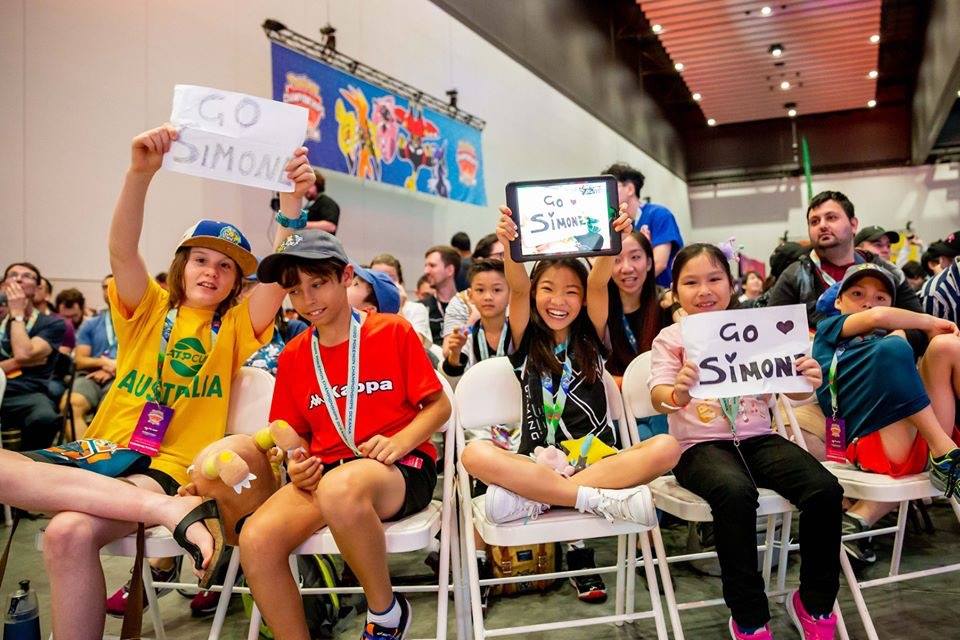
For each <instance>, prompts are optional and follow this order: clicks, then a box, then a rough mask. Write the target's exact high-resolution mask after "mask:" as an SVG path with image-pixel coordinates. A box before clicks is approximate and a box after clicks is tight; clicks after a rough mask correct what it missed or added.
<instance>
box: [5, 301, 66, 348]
mask: <svg viewBox="0 0 960 640" xmlns="http://www.w3.org/2000/svg"><path fill="white" fill-rule="evenodd" d="M39 318H40V312H39V311H37V309H36V308H34V310H33V311H32V312H31V313H30V318H29V319H28V320H27V323H26V324H25V325H24V326H23V328H24V330H25V331H26V332H27V335H28V336H29V335H30V331H31V329H33V327H34V326H35V325H36V324H37V320H38V319H39ZM12 321H13V318H7V321H6V322H4V323H0V355H3V357H4V358H9V357H10V353H9V352H8V351H7V350H6V348H5V347H4V346H3V343H4V342H6V341H7V330H8V327H9V326H10V323H11V322H12ZM64 322H69V320H64ZM10 348H11V349H13V345H12V344H11V345H10Z"/></svg>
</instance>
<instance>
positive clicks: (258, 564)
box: [240, 229, 450, 640]
mask: <svg viewBox="0 0 960 640" xmlns="http://www.w3.org/2000/svg"><path fill="white" fill-rule="evenodd" d="M353 276H354V274H353V267H352V266H351V265H350V261H349V260H348V258H347V256H346V254H345V253H344V251H343V247H342V246H341V245H340V242H339V241H338V240H337V239H336V238H334V237H333V236H332V235H330V234H328V233H326V232H324V231H319V230H311V229H306V230H303V231H300V232H297V233H295V234H294V235H291V236H290V237H289V238H287V240H286V241H285V242H284V244H283V245H282V246H281V247H280V248H279V250H278V252H277V253H275V254H272V255H270V256H267V257H266V258H264V260H263V261H262V262H261V263H260V267H259V269H258V270H257V277H258V278H259V280H260V282H279V283H280V284H281V285H282V286H283V287H284V288H286V290H287V293H288V294H289V296H290V300H291V302H292V303H293V306H294V308H295V309H296V310H297V312H298V313H300V315H301V316H303V317H304V318H305V319H306V320H308V321H309V322H310V323H311V325H312V326H311V328H310V330H309V331H304V332H303V333H301V334H300V335H298V336H297V337H296V338H294V339H293V340H291V341H290V342H289V343H288V344H287V347H286V348H285V349H284V351H283V352H282V353H281V354H280V358H279V363H278V367H277V380H276V386H275V389H274V395H273V405H272V407H271V410H270V419H271V420H286V421H287V422H288V423H290V425H291V426H292V427H293V428H294V429H296V431H297V433H299V434H300V435H301V436H302V437H303V438H305V439H306V441H307V442H309V445H308V448H309V453H306V452H304V451H303V450H299V451H296V452H293V453H292V454H291V456H290V460H289V463H288V467H287V469H288V471H289V474H290V479H291V483H290V484H288V485H286V486H284V487H283V488H281V489H280V490H279V491H278V492H277V493H275V494H274V495H273V496H272V497H271V498H270V499H269V500H268V501H267V502H266V503H265V504H264V505H263V506H261V507H260V508H259V509H257V511H256V513H254V514H253V516H251V518H250V519H249V521H248V522H247V523H246V524H245V525H244V527H243V531H242V533H241V536H240V559H241V563H242V564H243V571H244V575H245V576H246V578H247V581H248V583H249V584H250V588H251V589H252V591H253V595H254V598H255V599H256V601H257V604H258V605H259V607H260V610H261V611H262V612H263V616H264V619H265V620H266V622H267V623H268V624H269V625H270V627H271V628H272V629H273V632H274V635H275V637H277V638H278V639H282V640H287V639H288V638H303V639H308V638H309V635H308V632H307V623H306V619H305V617H304V612H303V606H302V602H301V599H300V598H299V593H298V591H297V585H296V583H295V582H294V580H293V577H292V576H291V574H290V571H289V569H288V564H287V557H288V556H289V554H290V553H291V552H292V551H293V550H294V549H295V548H297V547H298V546H299V545H300V544H302V543H303V542H304V541H305V540H306V539H307V538H308V537H309V536H310V535H312V534H313V533H314V532H316V531H317V530H318V529H320V528H322V527H323V526H329V527H330V530H331V532H332V533H333V537H334V539H335V540H336V541H337V546H338V547H339V548H340V551H341V553H342V555H343V558H344V560H345V561H346V562H347V563H348V564H349V565H350V568H351V569H352V570H353V572H354V573H355V574H356V576H357V579H358V580H359V581H360V585H361V586H362V587H363V591H364V594H365V595H366V598H367V603H368V607H369V609H368V612H367V624H366V626H365V628H364V632H363V636H362V637H363V638H364V639H370V640H373V639H397V640H400V639H402V638H404V637H405V635H406V633H407V631H408V629H409V628H410V621H411V611H410V604H409V603H408V602H407V600H406V599H405V598H404V597H403V596H402V595H399V594H398V595H396V596H395V595H394V593H393V590H392V587H391V585H390V573H389V570H388V567H387V554H386V545H385V540H384V535H383V528H382V526H381V522H382V521H389V520H397V519H400V518H403V517H406V516H408V515H411V514H414V513H416V512H418V511H421V510H422V509H424V508H425V507H426V506H427V504H429V502H430V499H431V498H432V496H433V490H434V487H435V486H436V483H437V471H436V451H435V450H434V448H433V445H431V444H430V442H429V440H430V436H431V434H433V433H434V432H435V431H437V430H438V429H439V428H440V427H441V426H442V425H443V424H444V423H445V422H446V421H447V419H448V418H449V417H450V403H449V401H448V400H447V398H446V396H445V395H444V393H443V390H442V387H441V386H440V382H439V380H438V379H437V376H436V373H435V372H434V370H433V368H432V367H431V366H430V361H429V360H428V359H427V356H426V354H425V353H424V350H423V346H422V345H421V344H420V340H419V338H418V337H417V335H416V333H415V332H414V330H413V328H412V327H411V326H410V325H409V324H408V323H407V321H406V320H404V319H403V318H402V317H401V316H399V315H395V314H379V313H369V314H367V313H363V312H359V311H355V310H353V309H352V308H351V307H350V304H349V302H348V300H347V289H348V288H349V287H350V286H351V285H352V283H353Z"/></svg>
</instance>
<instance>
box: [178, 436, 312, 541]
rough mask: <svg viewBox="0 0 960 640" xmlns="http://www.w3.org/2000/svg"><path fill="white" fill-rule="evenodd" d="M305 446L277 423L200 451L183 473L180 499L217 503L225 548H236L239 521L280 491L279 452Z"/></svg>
mask: <svg viewBox="0 0 960 640" xmlns="http://www.w3.org/2000/svg"><path fill="white" fill-rule="evenodd" d="M303 446H304V441H303V439H302V438H301V437H300V436H299V435H297V432H296V431H294V429H293V427H291V426H290V425H289V424H287V423H286V422H284V421H283V420H277V421H274V422H272V423H271V424H270V426H269V427H266V428H264V429H261V430H260V431H258V432H257V433H256V434H255V435H254V436H249V435H241V434H234V435H229V436H226V437H225V438H222V439H220V440H217V441H216V442H213V443H211V444H210V445H208V446H207V447H205V448H204V449H203V450H202V451H200V453H199V454H197V457H196V458H195V459H194V461H193V464H192V465H190V467H189V468H188V469H187V473H188V474H189V475H190V483H189V484H187V485H185V486H184V487H182V488H181V489H180V493H181V494H182V495H196V496H203V497H205V498H213V499H214V500H216V501H217V506H218V507H219V510H220V517H221V519H222V522H223V529H224V538H225V539H226V542H227V544H231V545H236V544H238V543H239V536H240V527H241V526H242V525H243V521H244V520H245V519H246V518H247V517H248V516H250V515H251V514H253V512H254V511H256V509H257V507H259V506H260V505H261V504H263V503H264V502H266V500H267V498H269V497H270V496H271V495H272V494H273V493H274V492H275V491H276V490H277V489H279V488H280V474H279V464H280V462H281V461H282V459H283V454H284V452H286V453H288V454H290V453H293V451H295V450H297V449H299V448H301V447H303Z"/></svg>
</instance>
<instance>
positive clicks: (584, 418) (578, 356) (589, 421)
mask: <svg viewBox="0 0 960 640" xmlns="http://www.w3.org/2000/svg"><path fill="white" fill-rule="evenodd" d="M500 211H501V214H502V215H501V217H500V222H499V224H498V225H497V237H498V238H499V239H500V242H502V243H503V244H504V246H506V245H507V244H508V243H509V242H510V241H511V240H514V239H515V238H516V237H517V228H516V225H515V224H514V222H513V220H512V218H511V212H510V210H509V209H507V208H506V207H501V209H500ZM631 224H632V222H631V220H630V218H629V216H628V215H627V214H626V213H625V211H621V215H620V217H619V218H618V219H617V221H616V223H615V229H616V230H617V231H624V230H629V229H630V227H631ZM598 260H611V261H612V260H613V258H611V257H603V258H599V259H598ZM504 268H505V271H506V276H507V282H508V283H509V285H510V305H509V309H510V313H509V327H510V333H511V338H512V340H513V343H514V344H516V345H518V348H517V350H516V351H515V352H514V354H512V355H511V356H510V359H511V362H512V363H513V364H514V367H515V368H516V369H517V374H518V376H519V378H520V382H521V384H522V386H523V417H522V420H521V432H522V435H521V444H520V450H519V452H518V453H511V452H509V451H504V450H502V449H499V448H497V447H496V446H495V445H493V444H491V443H489V442H485V441H475V442H471V443H470V444H469V445H467V447H466V449H465V450H464V452H463V465H464V467H465V468H466V469H467V471H468V472H469V473H470V475H471V476H473V477H475V478H477V479H479V480H481V481H483V482H485V483H486V484H488V485H490V486H489V489H488V490H487V495H486V502H485V505H486V506H485V508H486V516H487V519H488V520H490V521H491V522H497V523H500V522H508V521H510V520H516V519H520V518H524V517H536V516H538V515H539V514H540V513H542V512H543V511H545V510H546V509H549V508H550V506H551V505H556V506H562V507H575V508H577V509H579V510H580V511H584V512H590V513H595V514H597V515H601V516H603V517H605V518H607V519H608V520H611V521H613V520H614V519H620V520H630V521H633V522H638V523H642V524H647V525H653V524H654V523H655V521H656V514H655V512H654V511H653V510H652V509H649V508H648V505H650V504H651V502H650V501H649V499H647V497H646V496H647V494H648V490H647V488H646V487H645V486H643V484H644V483H646V482H649V481H650V480H653V479H654V478H656V477H657V476H659V475H661V474H663V473H665V472H666V471H668V470H669V469H670V468H672V467H673V465H674V463H675V462H676V460H677V458H678V457H679V454H680V450H679V447H678V445H677V443H676V441H675V440H674V439H673V438H672V437H670V436H657V437H655V438H651V439H649V440H647V441H645V442H643V443H642V444H640V445H637V446H635V447H632V448H630V449H628V450H623V451H620V452H619V453H616V455H610V456H608V457H604V458H603V459H600V460H596V458H599V457H600V454H601V453H602V451H603V450H604V449H608V448H609V447H613V448H619V447H620V445H621V444H622V443H620V442H618V439H617V437H616V433H615V431H614V430H613V429H612V428H611V427H610V426H609V425H608V420H607V401H606V393H605V390H604V383H603V356H604V352H605V349H604V347H603V344H602V342H601V341H600V338H599V337H598V329H597V327H595V326H594V324H593V322H592V321H591V319H590V317H591V315H593V314H588V313H587V309H588V305H589V304H590V301H589V300H588V299H587V296H586V291H587V270H586V268H585V267H584V266H583V264H582V263H581V262H580V261H578V260H575V259H570V258H561V259H552V260H543V261H541V262H538V263H537V265H536V266H535V267H534V269H533V272H532V274H531V275H530V276H528V275H527V272H526V269H524V267H523V265H521V264H518V263H516V262H514V261H513V260H512V259H511V257H510V256H509V255H508V254H507V253H506V252H505V253H504ZM591 442H592V445H593V446H592V447H590V448H589V450H588V447H589V446H590V443H591ZM551 445H552V446H555V447H557V448H561V447H563V448H564V452H565V453H567V452H571V451H572V452H575V453H576V455H574V456H573V458H574V459H573V462H575V463H579V464H575V465H574V466H575V468H576V469H577V472H576V473H575V474H574V475H573V476H571V477H569V478H568V477H565V476H564V475H561V474H560V473H558V472H557V471H555V470H554V469H553V468H551V467H549V466H546V465H541V464H536V463H534V462H533V461H532V459H531V458H530V456H529V454H531V453H533V449H534V448H536V447H538V446H544V447H546V446H551ZM584 458H587V459H589V462H591V463H592V464H589V466H586V465H585V464H584V463H585V462H586V460H584ZM584 467H585V468H584Z"/></svg>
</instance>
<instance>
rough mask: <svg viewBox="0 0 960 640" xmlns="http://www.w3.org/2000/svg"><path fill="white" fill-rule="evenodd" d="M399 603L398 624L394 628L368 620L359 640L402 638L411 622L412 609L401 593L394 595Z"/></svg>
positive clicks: (399, 639)
mask: <svg viewBox="0 0 960 640" xmlns="http://www.w3.org/2000/svg"><path fill="white" fill-rule="evenodd" d="M394 598H396V599H397V602H398V603H399V604H400V624H398V625H397V627H396V628H395V629H388V628H387V627H381V626H380V625H378V624H377V623H375V622H368V623H367V625H366V626H365V627H364V628H363V635H362V636H360V640H403V639H404V638H406V637H407V632H408V631H410V623H411V622H413V610H412V609H411V608H410V603H409V602H407V599H406V598H404V597H403V595H402V594H399V593H398V594H396V595H394Z"/></svg>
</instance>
